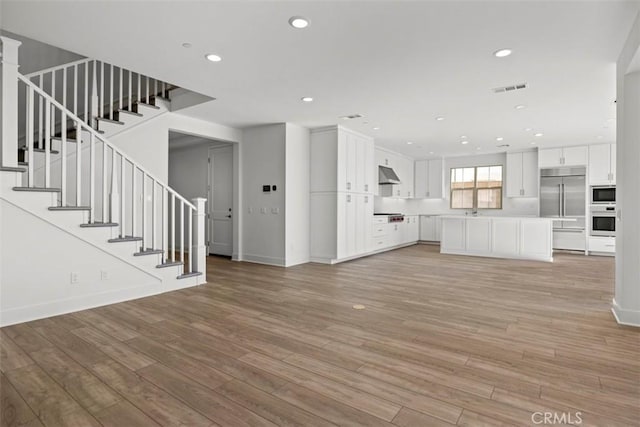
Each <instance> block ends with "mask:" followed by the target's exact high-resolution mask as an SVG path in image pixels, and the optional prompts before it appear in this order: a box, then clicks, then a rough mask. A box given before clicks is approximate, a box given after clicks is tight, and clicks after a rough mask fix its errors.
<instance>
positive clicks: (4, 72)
mask: <svg viewBox="0 0 640 427" xmlns="http://www.w3.org/2000/svg"><path fill="white" fill-rule="evenodd" d="M0 40H1V41H2V51H1V52H2V57H1V58H0V76H1V77H0V78H1V79H2V80H1V81H0V166H4V167H17V166H18V66H19V65H18V48H19V47H20V45H21V44H22V42H19V41H18V40H13V39H10V38H8V37H0Z"/></svg>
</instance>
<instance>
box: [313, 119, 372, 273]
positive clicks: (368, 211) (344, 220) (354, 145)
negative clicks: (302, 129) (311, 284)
mask: <svg viewBox="0 0 640 427" xmlns="http://www.w3.org/2000/svg"><path fill="white" fill-rule="evenodd" d="M374 150H375V148H374V144H373V139H372V138H369V137H367V136H365V135H361V134H359V133H357V132H353V131H351V130H349V129H346V128H343V127H341V126H332V127H328V128H321V129H314V130H312V131H311V158H312V159H313V162H311V182H310V188H311V215H310V216H311V218H310V219H311V224H312V226H311V233H310V253H311V259H312V260H313V261H316V262H324V263H335V262H339V261H341V260H344V259H350V258H353V257H357V256H359V255H364V254H367V253H369V252H370V251H371V248H372V241H371V229H372V226H373V190H374V188H375V187H377V185H373V182H375V181H374V177H375V178H376V179H377V170H376V173H374V168H376V166H375V164H374Z"/></svg>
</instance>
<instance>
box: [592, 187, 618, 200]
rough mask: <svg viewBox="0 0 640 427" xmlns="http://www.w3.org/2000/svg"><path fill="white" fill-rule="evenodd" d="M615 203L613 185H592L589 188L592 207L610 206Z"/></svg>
mask: <svg viewBox="0 0 640 427" xmlns="http://www.w3.org/2000/svg"><path fill="white" fill-rule="evenodd" d="M615 203H616V186H615V185H594V186H592V187H591V204H592V205H611V204H615Z"/></svg>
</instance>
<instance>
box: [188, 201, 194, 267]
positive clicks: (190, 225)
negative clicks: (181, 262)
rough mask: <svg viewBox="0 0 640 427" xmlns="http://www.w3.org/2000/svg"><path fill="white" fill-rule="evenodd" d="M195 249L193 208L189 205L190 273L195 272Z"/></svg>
mask: <svg viewBox="0 0 640 427" xmlns="http://www.w3.org/2000/svg"><path fill="white" fill-rule="evenodd" d="M194 258H195V254H194V250H193V209H192V208H191V207H189V273H193V263H194Z"/></svg>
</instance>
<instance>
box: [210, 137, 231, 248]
mask: <svg viewBox="0 0 640 427" xmlns="http://www.w3.org/2000/svg"><path fill="white" fill-rule="evenodd" d="M208 206H209V221H208V222H209V253H210V254H215V255H224V256H231V254H232V253H233V211H232V207H233V147H232V146H227V147H217V148H211V149H210V150H209V203H208Z"/></svg>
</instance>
